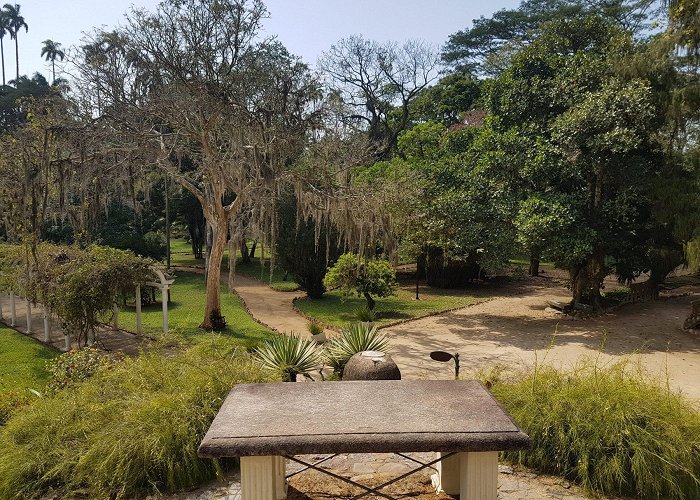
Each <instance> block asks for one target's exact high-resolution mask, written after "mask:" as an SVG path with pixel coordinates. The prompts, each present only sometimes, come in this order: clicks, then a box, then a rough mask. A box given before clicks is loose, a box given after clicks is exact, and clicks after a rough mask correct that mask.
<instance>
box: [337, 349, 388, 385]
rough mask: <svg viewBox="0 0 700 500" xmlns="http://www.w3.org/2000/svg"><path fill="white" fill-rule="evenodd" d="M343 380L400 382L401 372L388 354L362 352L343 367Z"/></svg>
mask: <svg viewBox="0 0 700 500" xmlns="http://www.w3.org/2000/svg"><path fill="white" fill-rule="evenodd" d="M343 380H401V371H399V367H398V366H396V363H394V360H393V359H391V357H390V356H389V355H388V354H386V353H383V352H380V351H362V352H358V353H357V354H355V355H354V356H353V357H352V358H350V360H349V361H348V362H347V364H346V365H345V369H344V370H343Z"/></svg>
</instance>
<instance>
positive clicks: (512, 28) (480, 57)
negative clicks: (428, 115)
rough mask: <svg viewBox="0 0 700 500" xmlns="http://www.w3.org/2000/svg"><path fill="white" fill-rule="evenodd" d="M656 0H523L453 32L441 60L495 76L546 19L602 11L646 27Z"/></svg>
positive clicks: (627, 25)
mask: <svg viewBox="0 0 700 500" xmlns="http://www.w3.org/2000/svg"><path fill="white" fill-rule="evenodd" d="M653 3H654V0H522V1H521V3H520V5H519V6H518V8H516V9H502V10H499V11H498V12H496V13H495V14H494V15H493V16H492V17H488V18H487V17H483V16H482V17H480V18H479V19H474V20H473V21H472V26H471V27H470V28H467V29H464V30H461V31H458V32H456V33H453V34H452V35H450V37H449V39H448V41H447V43H446V44H445V46H444V47H443V50H442V60H443V62H445V63H446V64H449V65H451V66H453V67H455V68H456V70H457V71H460V72H465V73H471V74H485V75H488V76H494V75H497V74H499V73H500V72H501V71H503V70H504V69H505V68H507V67H508V64H509V60H510V57H512V56H513V55H514V54H516V53H517V52H518V51H519V50H520V49H522V48H523V47H525V46H527V45H528V44H530V43H531V42H532V41H533V40H534V39H535V38H536V37H537V36H538V34H537V33H538V31H537V30H538V28H539V27H540V26H541V25H542V24H543V23H545V22H551V21H556V20H562V19H574V18H578V19H583V18H585V17H587V16H590V15H596V16H601V17H603V18H604V19H606V20H607V21H608V22H610V23H613V24H615V25H618V26H620V27H621V28H623V29H625V30H629V31H633V32H639V31H640V30H643V29H644V28H647V25H646V21H647V16H646V13H647V10H648V9H649V7H650V6H651V5H652V4H653Z"/></svg>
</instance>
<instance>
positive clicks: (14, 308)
mask: <svg viewBox="0 0 700 500" xmlns="http://www.w3.org/2000/svg"><path fill="white" fill-rule="evenodd" d="M10 326H17V305H16V304H15V292H13V291H12V290H10Z"/></svg>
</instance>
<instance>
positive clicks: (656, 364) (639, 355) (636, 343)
mask: <svg viewBox="0 0 700 500" xmlns="http://www.w3.org/2000/svg"><path fill="white" fill-rule="evenodd" d="M698 298H700V293H698V291H695V292H693V293H690V294H689V295H685V296H681V297H677V298H667V299H663V300H660V301H655V302H647V303H640V304H632V305H628V306H625V307H623V308H621V309H619V310H617V311H614V312H611V313H608V314H605V315H603V316H600V317H597V318H592V319H583V320H575V319H570V318H567V317H565V316H562V315H560V314H555V313H553V312H551V311H550V310H546V308H547V301H548V300H559V301H566V300H567V299H568V297H567V295H566V290H562V289H558V288H543V287H532V286H531V287H528V288H526V289H507V290H505V293H504V294H503V295H500V296H499V297H497V298H494V299H493V300H490V301H487V302H483V303H480V304H476V305H474V306H471V307H467V308H465V309H460V310H458V311H454V312H450V313H445V314H442V315H439V316H434V317H429V318H424V319H419V320H416V321H412V322H409V323H405V324H403V325H398V326H396V327H390V328H387V329H386V330H385V331H386V332H387V333H388V334H389V335H390V337H391V339H392V347H393V352H392V356H393V357H394V359H395V360H396V362H397V364H399V367H400V368H401V370H402V374H404V376H406V377H408V378H416V377H419V378H420V377H424V378H445V377H449V376H452V375H453V373H454V372H453V365H452V363H449V366H448V364H442V363H437V362H435V361H432V360H431V359H430V357H429V353H430V351H433V350H444V351H448V352H458V353H459V354H460V360H461V368H462V370H463V371H464V372H466V373H469V371H470V370H471V371H475V370H476V371H478V370H482V369H489V368H491V367H494V366H502V367H507V368H516V369H517V368H518V367H525V366H532V365H533V364H534V363H535V361H537V362H545V363H549V364H552V365H555V366H558V367H564V368H572V367H574V366H575V365H576V364H577V362H578V361H579V360H580V358H581V357H582V356H583V357H585V356H588V357H591V356H594V357H597V358H598V359H599V362H600V363H608V362H614V361H616V360H619V359H620V357H621V356H624V357H627V358H628V359H631V360H632V361H633V362H639V363H641V365H642V366H643V367H644V368H645V369H646V370H648V371H649V372H650V373H651V374H652V375H654V376H658V377H660V378H661V379H663V380H664V381H665V380H668V381H669V383H670V385H671V386H672V387H673V388H676V389H680V390H681V391H682V392H684V393H685V394H686V395H687V396H688V397H690V398H691V399H694V400H696V401H700V383H699V382H700V380H699V377H700V335H697V334H693V333H690V332H688V331H684V330H683V329H682V324H683V320H684V319H685V317H686V316H687V315H688V313H689V310H690V301H691V300H694V299H698Z"/></svg>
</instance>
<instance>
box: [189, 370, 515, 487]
mask: <svg viewBox="0 0 700 500" xmlns="http://www.w3.org/2000/svg"><path fill="white" fill-rule="evenodd" d="M528 446H529V438H528V436H527V435H526V434H525V433H523V432H522V431H521V430H520V429H519V428H518V426H517V425H516V424H515V423H514V422H513V420H512V419H511V418H510V416H509V415H508V414H507V413H506V411H505V410H504V409H503V408H502V407H501V406H500V405H499V404H498V402H497V401H496V400H495V399H494V398H493V396H492V395H491V394H490V393H489V392H488V391H487V390H486V388H485V387H484V386H483V385H482V384H480V383H479V382H476V381H455V380H412V381H406V380H404V381H401V380H380V381H357V382H347V381H345V382H315V383H298V384H294V383H276V384H243V385H238V386H236V387H235V388H234V389H233V390H232V391H231V392H230V393H229V395H228V397H227V398H226V401H225V402H224V404H223V406H222V407H221V410H220V411H219V413H218V415H217V416H216V418H215V419H214V422H213V423H212V425H211V427H210V428H209V431H208V432H207V434H206V436H205V437H204V440H203V441H202V443H201V445H200V447H199V454H200V456H202V457H210V458H219V457H241V494H242V497H243V500H252V499H255V500H278V499H281V498H284V497H285V494H286V481H285V466H284V463H285V462H284V457H287V458H289V459H291V460H295V461H298V459H295V458H294V456H295V455H303V454H321V453H331V454H335V453H397V454H402V453H406V452H420V451H432V452H438V456H437V458H436V459H435V460H434V461H431V462H428V463H422V464H420V467H418V468H417V469H416V470H422V469H424V468H426V467H429V466H432V465H435V464H436V465H437V466H436V469H437V474H436V476H435V478H434V483H435V486H436V487H437V488H438V489H440V490H443V491H445V492H446V493H448V494H460V495H461V499H462V500H477V499H478V500H489V499H494V500H495V498H496V491H497V478H498V452H499V451H506V450H518V449H523V448H527V447H528ZM304 465H306V466H308V467H310V468H313V469H316V470H319V471H323V469H321V468H319V467H318V466H317V465H316V464H306V463H304ZM338 478H339V479H342V480H347V479H345V478H340V477H338ZM353 484H355V483H353ZM368 493H372V494H378V495H380V496H382V494H381V492H378V491H375V490H370V489H369V488H366V493H365V494H368Z"/></svg>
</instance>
